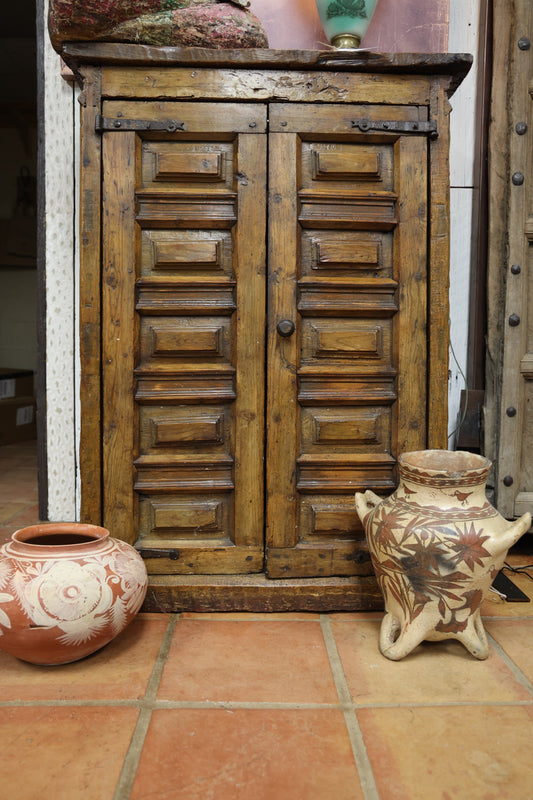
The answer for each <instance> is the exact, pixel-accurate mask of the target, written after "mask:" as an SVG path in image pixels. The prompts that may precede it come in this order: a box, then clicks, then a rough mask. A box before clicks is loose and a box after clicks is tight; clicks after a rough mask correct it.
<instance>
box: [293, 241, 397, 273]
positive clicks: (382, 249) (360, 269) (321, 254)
mask: <svg viewBox="0 0 533 800" xmlns="http://www.w3.org/2000/svg"><path fill="white" fill-rule="evenodd" d="M301 247H302V255H301V259H302V273H301V274H302V277H304V278H310V277H312V276H314V277H316V276H328V277H333V276H336V275H339V276H348V275H353V276H354V277H377V276H379V277H380V278H391V277H392V234H391V233H387V232H381V231H376V232H374V231H346V230H343V231H342V232H341V231H337V230H330V231H328V230H304V231H302V237H301Z"/></svg>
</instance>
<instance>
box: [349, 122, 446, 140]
mask: <svg viewBox="0 0 533 800" xmlns="http://www.w3.org/2000/svg"><path fill="white" fill-rule="evenodd" d="M352 128H358V129H359V130H360V131H361V132H362V133H366V132H367V131H382V132H384V133H414V134H419V135H420V136H429V138H430V139H436V138H437V137H438V135H439V133H438V131H437V123H436V122H435V120H428V121H427V122H412V121H409V122H408V121H405V120H397V119H369V118H368V117H362V118H361V119H352Z"/></svg>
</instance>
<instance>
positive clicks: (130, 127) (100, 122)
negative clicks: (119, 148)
mask: <svg viewBox="0 0 533 800" xmlns="http://www.w3.org/2000/svg"><path fill="white" fill-rule="evenodd" d="M94 127H95V130H96V131H98V132H101V133H104V132H106V131H162V132H164V133H174V132H175V131H184V130H185V123H184V122H179V121H178V120H177V119H164V120H153V119H124V117H102V116H101V115H100V114H98V115H97V117H96V120H95V123H94Z"/></svg>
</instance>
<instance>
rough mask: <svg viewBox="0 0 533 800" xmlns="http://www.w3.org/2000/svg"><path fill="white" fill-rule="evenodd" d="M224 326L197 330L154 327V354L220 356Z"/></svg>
mask: <svg viewBox="0 0 533 800" xmlns="http://www.w3.org/2000/svg"><path fill="white" fill-rule="evenodd" d="M221 334H222V328H221V327H220V326H219V327H216V328H215V327H212V328H200V327H197V328H196V329H195V330H192V331H191V330H190V329H188V328H181V326H180V327H178V326H176V327H175V328H170V327H166V328H163V327H159V326H158V325H157V324H154V325H153V327H152V342H153V349H152V353H153V355H154V356H171V357H174V358H184V357H192V358H197V357H198V356H203V357H205V356H220V355H221V351H220V348H221V340H222V336H221Z"/></svg>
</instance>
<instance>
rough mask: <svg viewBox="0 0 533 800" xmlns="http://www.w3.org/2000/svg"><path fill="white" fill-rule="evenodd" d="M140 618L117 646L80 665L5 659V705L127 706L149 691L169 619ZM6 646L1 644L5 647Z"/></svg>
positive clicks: (1, 689)
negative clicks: (97, 702) (64, 702)
mask: <svg viewBox="0 0 533 800" xmlns="http://www.w3.org/2000/svg"><path fill="white" fill-rule="evenodd" d="M153 616H154V615H147V617H148V618H144V615H140V616H138V617H137V618H136V619H134V620H133V622H132V623H131V624H130V625H129V626H128V627H127V628H126V629H125V630H124V631H123V632H122V633H121V634H120V635H119V636H118V637H117V638H116V639H115V640H114V641H112V642H110V643H109V644H108V645H107V646H106V647H104V648H102V650H100V651H99V652H98V653H94V654H93V655H92V656H89V657H88V658H85V659H82V660H81V661H75V662H74V663H72V664H63V665H61V666H55V667H40V666H36V665H35V664H28V663H25V662H24V661H19V660H18V659H16V658H14V657H13V656H10V655H7V654H6V653H0V674H1V675H2V678H1V682H0V700H3V701H6V700H7V701H9V700H25V701H29V700H70V701H72V700H126V699H136V698H139V697H142V696H143V695H144V693H145V691H146V687H147V684H148V681H149V679H150V675H151V673H152V669H153V667H154V664H155V660H156V658H157V655H158V653H159V648H160V646H161V641H162V639H163V636H164V634H165V631H166V628H167V625H168V617H167V616H166V615H165V614H162V615H159V619H154V618H153ZM0 644H1V642H0Z"/></svg>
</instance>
